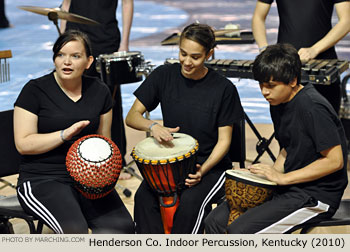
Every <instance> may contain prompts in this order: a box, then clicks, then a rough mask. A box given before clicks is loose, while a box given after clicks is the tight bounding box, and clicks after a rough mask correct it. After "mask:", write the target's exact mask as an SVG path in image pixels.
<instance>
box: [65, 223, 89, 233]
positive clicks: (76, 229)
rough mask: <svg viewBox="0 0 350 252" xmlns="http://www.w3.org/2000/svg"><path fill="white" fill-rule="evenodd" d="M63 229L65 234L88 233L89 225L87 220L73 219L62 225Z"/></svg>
mask: <svg viewBox="0 0 350 252" xmlns="http://www.w3.org/2000/svg"><path fill="white" fill-rule="evenodd" d="M62 230H63V233H64V234H87V233H88V232H89V227H88V225H87V223H86V222H80V223H79V222H76V221H71V222H69V223H66V224H64V225H62Z"/></svg>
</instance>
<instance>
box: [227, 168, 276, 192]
mask: <svg viewBox="0 0 350 252" xmlns="http://www.w3.org/2000/svg"><path fill="white" fill-rule="evenodd" d="M230 171H234V170H227V171H226V172H225V177H226V178H230V177H232V178H234V179H235V180H237V181H239V182H243V183H246V184H249V185H254V186H260V187H264V188H266V187H267V188H275V187H276V186H277V183H275V182H273V181H269V180H267V179H265V180H266V181H267V182H269V183H267V184H264V183H259V182H257V181H252V180H247V179H244V178H241V177H238V176H234V175H232V174H230V173H229V172H230Z"/></svg>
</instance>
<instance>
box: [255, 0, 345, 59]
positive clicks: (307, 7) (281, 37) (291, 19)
mask: <svg viewBox="0 0 350 252" xmlns="http://www.w3.org/2000/svg"><path fill="white" fill-rule="evenodd" d="M258 1H260V2H264V3H267V4H271V3H272V2H273V1H274V0H258ZM345 1H349V0H292V1H291V0H276V4H277V9H278V15H279V19H280V25H279V29H278V39H277V42H278V43H290V44H292V45H293V46H294V47H295V48H296V49H297V50H299V49H300V48H302V47H310V46H312V45H313V44H315V43H316V42H317V41H319V40H320V39H322V38H323V37H324V36H325V35H326V34H327V33H328V32H329V31H330V30H331V29H332V13H333V8H334V4H336V3H340V2H345ZM336 57H337V55H336V52H335V48H334V47H331V48H329V49H328V50H326V51H325V52H323V53H320V54H319V55H318V56H317V58H318V59H334V58H336Z"/></svg>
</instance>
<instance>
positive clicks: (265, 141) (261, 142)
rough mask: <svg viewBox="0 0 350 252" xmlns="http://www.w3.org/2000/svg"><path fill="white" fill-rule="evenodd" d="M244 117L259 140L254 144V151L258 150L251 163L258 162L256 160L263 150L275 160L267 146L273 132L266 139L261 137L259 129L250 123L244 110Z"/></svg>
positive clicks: (273, 134) (272, 136) (273, 135)
mask: <svg viewBox="0 0 350 252" xmlns="http://www.w3.org/2000/svg"><path fill="white" fill-rule="evenodd" d="M244 117H245V120H246V121H247V123H248V125H249V126H250V128H251V129H252V130H253V132H254V134H255V135H256V136H257V138H258V140H259V141H258V142H257V144H256V151H257V152H258V156H257V157H256V158H255V159H254V161H253V162H252V164H256V163H257V162H258V160H259V159H260V157H261V156H262V155H263V154H264V152H265V151H266V152H267V153H268V154H269V156H270V157H271V159H272V161H273V162H275V161H276V158H275V156H274V155H273V153H272V151H271V150H270V148H269V145H270V143H271V141H272V140H273V138H274V137H275V132H274V133H272V135H271V136H270V138H269V139H266V138H265V137H262V136H261V135H260V133H259V131H258V130H257V129H256V127H255V125H254V124H253V123H252V121H251V120H250V119H249V117H248V115H247V114H246V113H245V112H244Z"/></svg>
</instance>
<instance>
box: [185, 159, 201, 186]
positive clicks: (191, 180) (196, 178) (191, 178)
mask: <svg viewBox="0 0 350 252" xmlns="http://www.w3.org/2000/svg"><path fill="white" fill-rule="evenodd" d="M196 167H197V172H196V173H195V174H188V178H187V179H186V180H185V185H187V186H188V187H192V186H195V185H197V184H198V183H199V182H200V181H201V179H202V173H201V172H200V168H201V165H200V164H196Z"/></svg>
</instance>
